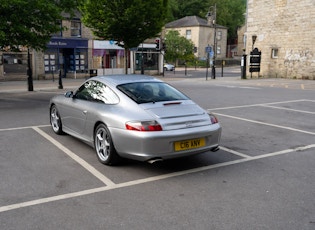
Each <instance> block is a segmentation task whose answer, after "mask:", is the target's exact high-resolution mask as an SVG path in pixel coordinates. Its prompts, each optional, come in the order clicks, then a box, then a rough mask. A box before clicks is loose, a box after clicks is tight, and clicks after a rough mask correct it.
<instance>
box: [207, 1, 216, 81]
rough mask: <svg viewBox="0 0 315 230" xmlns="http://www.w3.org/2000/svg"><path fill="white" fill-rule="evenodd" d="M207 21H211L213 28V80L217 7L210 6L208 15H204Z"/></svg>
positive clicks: (213, 73)
mask: <svg viewBox="0 0 315 230" xmlns="http://www.w3.org/2000/svg"><path fill="white" fill-rule="evenodd" d="M206 17H207V20H208V21H211V23H212V25H213V28H214V36H213V61H212V62H213V63H212V78H213V79H215V59H216V56H217V26H216V18H217V5H216V4H214V6H210V7H209V10H208V13H207V15H206Z"/></svg>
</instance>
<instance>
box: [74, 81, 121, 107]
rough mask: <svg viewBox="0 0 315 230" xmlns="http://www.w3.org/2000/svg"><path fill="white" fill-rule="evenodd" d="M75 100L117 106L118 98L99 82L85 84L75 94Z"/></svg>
mask: <svg viewBox="0 0 315 230" xmlns="http://www.w3.org/2000/svg"><path fill="white" fill-rule="evenodd" d="M75 98H77V99H82V100H88V101H93V102H101V103H105V104H117V103H118V102H119V98H118V96H117V95H116V94H115V93H114V92H113V91H112V90H111V89H110V88H109V87H108V86H106V85H105V84H103V83H102V82H99V81H94V80H91V81H87V82H85V83H84V84H83V85H82V86H81V87H80V88H79V90H78V91H77V92H76V94H75Z"/></svg>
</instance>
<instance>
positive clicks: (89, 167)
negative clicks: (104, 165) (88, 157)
mask: <svg viewBox="0 0 315 230" xmlns="http://www.w3.org/2000/svg"><path fill="white" fill-rule="evenodd" d="M32 128H33V129H34V130H35V131H36V132H38V133H39V134H40V135H42V136H43V137H44V138H46V139H47V140H48V141H50V142H51V143H52V144H54V145H55V146H56V147H57V148H59V149H60V150H61V151H63V152H64V153H65V154H67V155H68V156H69V157H71V158H72V159H73V160H75V161H76V162H77V163H79V164H80V165H81V166H82V167H84V168H85V169H86V170H87V171H89V172H90V173H91V174H93V176H95V177H96V178H98V179H99V180H100V181H102V182H103V183H104V184H106V185H107V186H112V185H115V183H114V182H113V181H111V180H110V179H109V178H107V177H106V176H104V175H103V174H102V173H100V172H99V171H97V170H96V169H95V168H94V167H93V166H92V165H90V164H89V163H87V162H86V161H85V160H83V159H82V158H80V157H79V156H77V155H76V154H75V153H73V152H72V151H71V150H69V149H68V148H66V147H64V146H63V145H62V144H60V143H59V142H58V141H56V140H55V139H54V138H52V137H51V136H49V135H48V134H47V133H45V132H44V131H42V130H41V129H39V128H38V127H32Z"/></svg>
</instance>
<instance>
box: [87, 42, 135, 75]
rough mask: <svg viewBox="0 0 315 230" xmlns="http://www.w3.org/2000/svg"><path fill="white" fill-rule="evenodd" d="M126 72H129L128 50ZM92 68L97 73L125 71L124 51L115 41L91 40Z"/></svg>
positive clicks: (119, 72)
mask: <svg viewBox="0 0 315 230" xmlns="http://www.w3.org/2000/svg"><path fill="white" fill-rule="evenodd" d="M127 57H128V73H130V53H129V52H128V56H127ZM92 60H93V61H92V69H96V70H97V75H111V74H124V73H125V51H124V48H122V47H120V46H118V45H116V42H115V41H99V40H94V41H93V50H92Z"/></svg>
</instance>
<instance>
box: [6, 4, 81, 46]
mask: <svg viewBox="0 0 315 230" xmlns="http://www.w3.org/2000/svg"><path fill="white" fill-rule="evenodd" d="M76 3H77V2H76V0H56V1H52V0H10V1H8V0H0V49H3V48H5V47H8V46H9V47H11V49H14V48H17V47H18V46H20V45H22V46H27V47H31V48H34V49H37V50H43V49H45V48H46V45H47V43H48V41H49V40H50V38H51V34H53V33H56V32H58V31H60V29H61V28H60V25H59V23H57V22H58V20H61V19H62V16H61V12H72V9H74V8H75V6H76Z"/></svg>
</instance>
